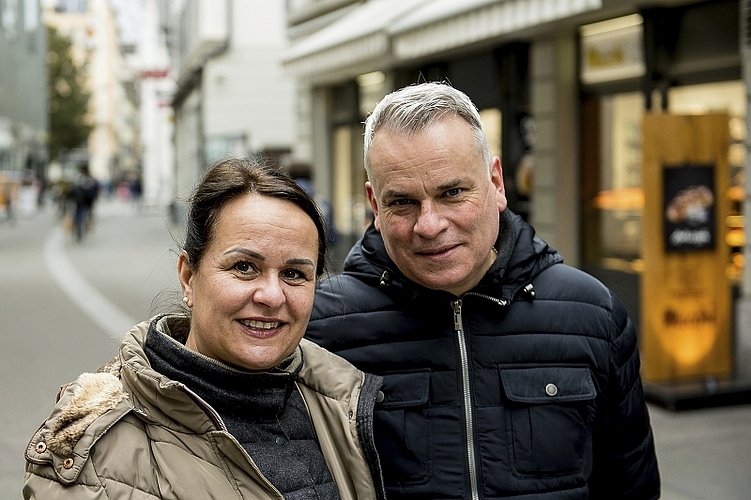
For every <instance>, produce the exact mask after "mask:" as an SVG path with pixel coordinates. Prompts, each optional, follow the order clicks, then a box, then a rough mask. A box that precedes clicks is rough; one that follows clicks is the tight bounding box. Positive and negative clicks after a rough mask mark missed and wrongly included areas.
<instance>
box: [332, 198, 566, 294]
mask: <svg viewBox="0 0 751 500" xmlns="http://www.w3.org/2000/svg"><path fill="white" fill-rule="evenodd" d="M495 248H496V250H497V251H498V257H497V258H496V261H495V263H494V264H493V265H492V266H491V268H490V269H489V270H488V272H487V273H486V275H485V276H484V277H483V278H482V280H480V283H479V284H478V285H477V286H476V287H475V288H474V289H473V290H471V292H476V293H481V294H488V295H491V296H493V297H496V298H499V299H500V298H504V299H507V300H511V299H512V298H513V296H514V295H515V294H516V293H517V292H518V290H519V289H521V288H522V287H523V286H524V285H526V284H527V283H529V282H530V281H531V280H532V279H534V277H535V276H537V275H538V274H539V273H540V272H542V271H543V270H544V269H546V268H548V267H550V266H551V265H554V264H558V263H561V262H563V257H562V256H561V254H559V253H558V251H556V250H555V249H554V248H552V247H551V246H549V245H548V244H547V243H545V242H544V241H543V240H542V239H540V238H539V237H537V236H536V235H535V230H534V228H533V227H532V226H530V225H529V224H528V223H526V222H525V221H524V220H523V219H522V218H521V217H520V216H518V215H516V214H514V213H513V212H512V211H511V210H510V209H506V210H504V211H503V212H501V217H500V222H499V231H498V240H497V241H496V245H495ZM344 272H345V273H347V274H352V275H358V277H359V278H360V279H363V280H364V281H369V282H370V283H371V284H373V285H374V286H379V287H381V288H389V289H390V290H392V293H401V294H407V295H408V296H409V297H410V298H412V299H416V298H419V297H421V296H428V297H434V296H435V294H443V295H448V294H447V293H446V292H440V291H435V290H429V289H427V288H425V287H423V286H421V285H418V284H417V283H415V282H413V281H411V280H410V279H408V278H407V277H406V276H404V274H403V273H402V272H401V271H400V270H399V268H398V267H397V266H396V264H395V263H394V261H393V260H391V258H390V257H389V255H388V253H387V252H386V247H385V245H384V243H383V238H382V237H381V233H380V232H378V231H377V230H376V229H375V226H374V224H373V223H371V224H370V226H369V227H368V228H367V229H366V230H365V233H364V234H363V236H362V238H360V240H359V241H358V242H357V243H356V244H355V245H354V246H353V247H352V249H351V250H350V252H349V254H348V255H347V258H346V259H345V261H344ZM384 273H385V274H384ZM384 278H386V279H387V282H386V283H384Z"/></svg>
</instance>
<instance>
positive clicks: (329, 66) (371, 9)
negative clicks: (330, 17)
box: [282, 0, 429, 75]
mask: <svg viewBox="0 0 751 500" xmlns="http://www.w3.org/2000/svg"><path fill="white" fill-rule="evenodd" d="M427 2H429V0H370V1H368V2H365V3H363V4H362V5H360V6H358V7H357V8H355V9H353V10H352V11H351V12H349V13H347V14H345V15H344V16H342V17H341V18H339V19H337V20H336V21H334V22H333V23H331V24H330V25H328V26H326V27H325V28H323V29H321V30H319V31H316V32H315V33H313V34H312V35H310V36H308V37H305V38H302V39H300V40H297V41H295V42H293V45H292V47H291V48H290V49H289V50H287V51H286V52H285V53H284V54H283V55H282V61H283V62H284V66H285V68H286V69H287V70H289V71H290V72H292V73H294V74H297V75H303V74H313V73H317V74H321V73H326V72H327V71H330V70H334V69H337V68H342V67H346V66H349V65H352V64H355V63H362V62H365V61H368V60H371V59H377V58H379V57H382V56H384V55H389V33H388V27H389V25H390V24H391V23H392V22H393V21H394V20H396V19H399V18H400V17H402V16H404V15H405V14H407V13H408V12H409V11H411V10H412V9H414V8H415V7H416V6H419V5H420V4H423V3H427Z"/></svg>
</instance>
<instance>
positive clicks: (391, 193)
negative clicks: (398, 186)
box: [383, 189, 409, 200]
mask: <svg viewBox="0 0 751 500" xmlns="http://www.w3.org/2000/svg"><path fill="white" fill-rule="evenodd" d="M408 197H409V195H408V194H407V193H404V192H401V191H396V190H394V189H387V190H386V191H384V193H383V199H384V200H386V199H389V198H408Z"/></svg>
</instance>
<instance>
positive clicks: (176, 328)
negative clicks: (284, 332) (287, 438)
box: [144, 315, 303, 420]
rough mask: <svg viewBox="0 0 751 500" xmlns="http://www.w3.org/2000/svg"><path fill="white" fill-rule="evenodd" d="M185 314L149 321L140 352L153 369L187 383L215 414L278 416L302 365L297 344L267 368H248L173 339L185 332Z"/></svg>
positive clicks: (260, 417) (186, 321)
mask: <svg viewBox="0 0 751 500" xmlns="http://www.w3.org/2000/svg"><path fill="white" fill-rule="evenodd" d="M187 325H189V320H188V318H187V317H181V316H175V315H169V316H163V317H161V318H157V319H155V320H154V321H152V322H151V324H150V325H149V330H148V332H147V334H146V341H145V343H144V351H145V353H146V356H147V358H148V359H149V362H150V363H151V365H152V368H154V369H155V370H156V371H157V372H159V373H161V374H162V375H165V376H166V377H168V378H170V379H171V380H174V381H176V382H181V383H183V384H185V386H186V387H188V388H189V389H190V390H191V391H193V392H195V393H196V394H197V395H198V396H199V397H200V398H201V399H203V400H204V401H206V402H207V403H208V404H209V405H211V406H212V407H213V408H215V409H216V410H217V411H218V412H219V414H220V415H221V414H225V413H228V412H229V413H235V412H237V411H242V410H243V409H248V410H250V409H252V412H250V413H252V415H254V416H255V417H257V418H259V419H261V420H264V419H268V418H276V416H277V415H279V414H280V413H281V411H282V410H283V409H284V407H285V405H286V404H287V400H288V399H289V396H290V394H291V392H292V390H293V389H294V384H295V380H296V379H297V375H298V373H299V372H300V370H301V369H302V365H303V358H302V349H301V348H300V347H299V346H298V347H297V348H296V349H295V350H294V351H293V353H292V354H291V355H290V356H288V357H287V358H285V359H284V360H283V361H282V362H281V363H280V364H279V366H277V367H276V368H274V369H272V370H268V371H251V370H246V369H243V368H240V367H236V366H231V365H227V364H225V363H222V362H220V361H217V360H215V359H212V358H208V357H207V356H204V355H202V354H200V353H197V352H194V351H191V350H190V349H188V348H187V347H185V345H184V344H183V343H182V342H181V341H179V340H177V339H183V338H186V337H187V336H186V335H184V334H183V332H182V331H183V330H184V329H185V328H186V326H187Z"/></svg>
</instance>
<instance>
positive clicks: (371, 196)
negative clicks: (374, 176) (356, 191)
mask: <svg viewBox="0 0 751 500" xmlns="http://www.w3.org/2000/svg"><path fill="white" fill-rule="evenodd" d="M365 192H366V193H367V194H368V201H369V202H370V208H371V209H372V210H373V222H374V224H375V228H376V230H377V231H380V230H381V221H380V219H379V218H378V200H376V196H375V192H374V191H373V185H372V184H371V183H370V181H368V182H366V183H365Z"/></svg>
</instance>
